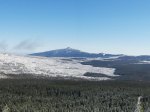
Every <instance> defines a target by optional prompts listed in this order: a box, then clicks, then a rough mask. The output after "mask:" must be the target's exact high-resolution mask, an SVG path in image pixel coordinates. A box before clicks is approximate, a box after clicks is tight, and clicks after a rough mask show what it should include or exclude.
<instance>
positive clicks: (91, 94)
mask: <svg viewBox="0 0 150 112" xmlns="http://www.w3.org/2000/svg"><path fill="white" fill-rule="evenodd" d="M149 87H150V83H143V82H141V83H139V82H134V83H133V82H123V81H122V82H118V81H117V82H115V81H102V82H92V81H90V82H88V81H67V80H66V81H65V80H49V79H28V80H27V79H18V80H17V79H16V80H15V79H13V80H11V79H9V80H0V99H1V100H0V111H3V112H4V110H7V112H134V110H135V108H136V104H137V98H138V97H139V96H148V95H149V94H150V89H149ZM148 105H149V103H147V102H145V103H143V106H144V108H145V109H146V108H147V107H148Z"/></svg>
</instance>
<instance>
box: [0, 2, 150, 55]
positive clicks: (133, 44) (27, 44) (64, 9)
mask: <svg viewBox="0 0 150 112" xmlns="http://www.w3.org/2000/svg"><path fill="white" fill-rule="evenodd" d="M66 47H71V48H74V49H80V50H82V51H87V52H93V53H100V52H104V53H113V54H127V55H150V0H0V52H11V53H23V54H27V53H33V52H41V51H48V50H52V49H60V48H66Z"/></svg>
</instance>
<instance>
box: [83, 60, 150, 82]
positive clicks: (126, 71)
mask: <svg viewBox="0 0 150 112" xmlns="http://www.w3.org/2000/svg"><path fill="white" fill-rule="evenodd" d="M137 63H139V60H136V59H132V58H131V59H128V60H127V59H124V60H120V59H116V60H105V61H102V60H92V61H88V62H82V64H85V65H92V66H94V67H110V68H116V71H115V74H117V75H120V76H119V77H111V78H112V79H118V80H134V81H135V80H136V81H150V64H137ZM88 75H91V76H95V75H94V74H92V73H91V74H88ZM97 76H98V74H97ZM99 76H100V75H99ZM99 76H98V77H99Z"/></svg>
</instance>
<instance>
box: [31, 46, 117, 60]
mask: <svg viewBox="0 0 150 112" xmlns="http://www.w3.org/2000/svg"><path fill="white" fill-rule="evenodd" d="M31 55H34V56H45V57H88V58H97V57H105V58H106V57H113V56H118V55H113V54H102V53H98V54H97V53H88V52H83V51H80V50H77V49H73V48H71V47H67V48H64V49H56V50H52V51H46V52H40V53H34V54H31Z"/></svg>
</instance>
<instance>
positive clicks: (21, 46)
mask: <svg viewBox="0 0 150 112" xmlns="http://www.w3.org/2000/svg"><path fill="white" fill-rule="evenodd" d="M39 47H40V44H39V42H37V41H36V40H35V41H34V40H30V39H28V40H23V41H21V42H20V43H18V44H17V45H16V46H14V50H24V51H34V50H36V49H37V48H39Z"/></svg>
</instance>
